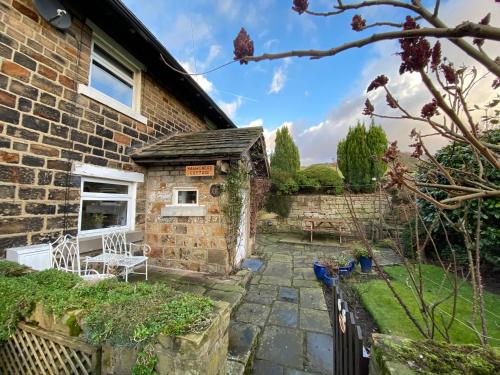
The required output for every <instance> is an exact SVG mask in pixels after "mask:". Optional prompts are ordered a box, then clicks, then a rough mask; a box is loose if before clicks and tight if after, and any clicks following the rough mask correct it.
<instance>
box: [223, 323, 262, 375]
mask: <svg viewBox="0 0 500 375" xmlns="http://www.w3.org/2000/svg"><path fill="white" fill-rule="evenodd" d="M259 335H260V328H259V327H257V326H255V325H253V324H249V323H242V322H236V321H231V322H230V323H229V346H228V353H227V372H226V373H227V375H243V374H244V373H245V370H249V369H250V367H251V364H252V361H253V357H254V354H255V351H256V348H257V341H258V339H259Z"/></svg>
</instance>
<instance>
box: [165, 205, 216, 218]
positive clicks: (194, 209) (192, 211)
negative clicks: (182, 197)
mask: <svg viewBox="0 0 500 375" xmlns="http://www.w3.org/2000/svg"><path fill="white" fill-rule="evenodd" d="M206 215H207V206H196V205H193V206H178V205H167V206H165V207H163V208H162V209H161V216H206Z"/></svg>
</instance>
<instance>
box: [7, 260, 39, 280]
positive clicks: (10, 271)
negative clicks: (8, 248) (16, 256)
mask: <svg viewBox="0 0 500 375" xmlns="http://www.w3.org/2000/svg"><path fill="white" fill-rule="evenodd" d="M32 271H33V270H32V269H31V268H29V267H26V266H24V265H22V264H19V263H16V262H11V261H9V260H3V261H0V276H22V275H25V274H27V273H30V272H32Z"/></svg>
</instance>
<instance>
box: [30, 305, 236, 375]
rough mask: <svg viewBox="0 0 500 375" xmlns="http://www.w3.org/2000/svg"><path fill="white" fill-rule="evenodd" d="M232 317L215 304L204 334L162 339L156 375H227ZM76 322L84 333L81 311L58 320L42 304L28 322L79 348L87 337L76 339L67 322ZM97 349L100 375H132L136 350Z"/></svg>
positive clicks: (157, 346)
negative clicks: (99, 353) (73, 320)
mask: <svg viewBox="0 0 500 375" xmlns="http://www.w3.org/2000/svg"><path fill="white" fill-rule="evenodd" d="M230 313H231V308H230V305H229V304H228V303H226V302H223V301H216V302H215V310H214V313H213V317H212V319H211V322H210V324H209V325H208V326H207V327H206V328H205V329H204V330H202V331H201V332H196V333H189V334H186V335H181V336H165V335H160V336H159V337H158V339H157V343H156V344H155V346H154V349H155V354H156V356H157V358H158V363H157V365H156V371H157V372H158V373H159V374H193V375H202V374H203V375H225V374H226V358H227V350H228V343H229V336H228V327H229V320H230ZM75 318H76V322H77V324H78V325H79V326H80V327H83V330H84V331H85V325H84V324H83V317H82V314H81V311H79V310H78V311H73V312H71V311H70V312H67V313H66V314H65V315H64V316H63V317H62V318H57V317H56V316H54V315H52V314H48V313H46V312H45V310H44V307H43V306H42V305H41V304H37V306H36V308H35V310H34V312H33V314H32V315H31V317H30V318H29V322H30V324H34V327H36V328H35V329H40V330H42V331H43V334H44V336H45V337H49V338H50V335H51V334H54V335H56V336H57V337H63V338H65V340H67V342H68V343H69V342H72V343H73V345H78V342H83V340H85V339H84V336H85V333H84V331H82V333H80V334H79V335H78V336H77V337H74V330H73V331H72V327H74V324H73V323H72V324H69V323H68V321H69V319H75ZM59 341H60V340H59ZM86 346H90V345H88V344H86ZM95 348H96V349H97V350H100V351H101V358H100V360H99V361H100V365H99V363H98V364H97V367H98V368H99V369H100V374H102V375H113V374H122V375H128V374H131V370H132V367H133V366H134V364H135V362H136V358H137V348H135V347H134V348H131V347H124V346H109V345H104V346H102V348H101V347H95Z"/></svg>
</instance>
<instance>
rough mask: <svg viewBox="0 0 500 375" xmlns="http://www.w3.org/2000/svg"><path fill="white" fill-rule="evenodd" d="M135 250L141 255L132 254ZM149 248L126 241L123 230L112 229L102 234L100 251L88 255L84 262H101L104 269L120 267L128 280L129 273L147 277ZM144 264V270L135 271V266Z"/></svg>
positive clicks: (145, 245)
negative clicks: (97, 253) (90, 255)
mask: <svg viewBox="0 0 500 375" xmlns="http://www.w3.org/2000/svg"><path fill="white" fill-rule="evenodd" d="M137 251H140V252H142V255H134V254H135V253H136V252H137ZM150 251H151V248H150V247H149V245H147V244H134V243H127V240H126V237H125V231H114V232H110V233H106V234H103V235H102V253H101V254H99V255H96V256H93V257H88V258H87V259H86V262H89V263H102V264H103V267H104V270H105V271H108V270H109V268H110V267H122V268H123V273H122V275H123V276H124V277H125V281H128V275H129V274H130V273H136V274H140V275H145V276H146V280H147V279H148V257H147V255H148V254H149V253H150ZM140 265H144V267H145V272H136V271H135V268H136V267H138V266H140Z"/></svg>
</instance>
